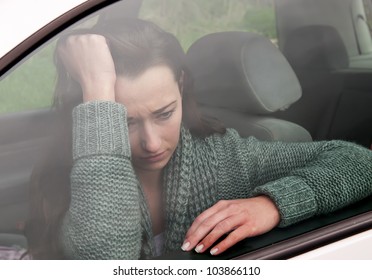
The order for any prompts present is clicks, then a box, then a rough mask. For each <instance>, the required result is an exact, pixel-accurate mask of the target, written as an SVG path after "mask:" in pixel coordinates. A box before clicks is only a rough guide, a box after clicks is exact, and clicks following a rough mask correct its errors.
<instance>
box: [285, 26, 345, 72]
mask: <svg viewBox="0 0 372 280" xmlns="http://www.w3.org/2000/svg"><path fill="white" fill-rule="evenodd" d="M283 53H284V55H285V56H286V58H287V59H288V61H289V63H290V64H291V65H292V67H293V68H294V69H295V70H301V69H313V70H314V69H319V70H322V69H323V70H336V69H342V68H347V67H348V66H349V57H348V54H347V50H346V47H345V45H344V42H343V41H342V39H341V37H340V34H339V33H338V32H337V30H336V29H335V28H334V27H332V26H327V25H313V26H304V27H300V28H298V29H295V30H294V31H292V32H291V33H290V34H289V35H288V36H287V38H286V40H285V44H284V47H283Z"/></svg>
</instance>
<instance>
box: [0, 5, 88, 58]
mask: <svg viewBox="0 0 372 280" xmlns="http://www.w3.org/2000/svg"><path fill="white" fill-rule="evenodd" d="M83 2H86V0H63V1H60V0H36V1H29V0H17V1H14V0H2V1H1V3H0V41H1V44H0V58H1V57H2V56H4V55H5V54H6V53H8V52H9V51H10V50H12V49H13V48H14V47H16V46H17V45H18V44H20V43H21V42H22V41H23V40H25V39H26V38H27V37H29V36H30V35H32V34H33V33H35V32H36V31H38V30H39V29H41V28H42V27H43V26H45V25H46V24H48V23H49V22H51V21H53V20H54V19H56V18H58V17H59V16H61V15H62V14H64V13H66V12H68V11H69V10H71V9H73V8H75V7H77V6H78V5H80V4H82V3H83Z"/></svg>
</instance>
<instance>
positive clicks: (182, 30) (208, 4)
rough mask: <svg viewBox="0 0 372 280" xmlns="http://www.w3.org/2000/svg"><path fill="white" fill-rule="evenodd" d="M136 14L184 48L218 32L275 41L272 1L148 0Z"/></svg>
mask: <svg viewBox="0 0 372 280" xmlns="http://www.w3.org/2000/svg"><path fill="white" fill-rule="evenodd" d="M139 16H140V17H141V18H143V19H147V20H151V21H153V22H155V23H156V24H158V25H159V26H161V27H162V28H164V29H165V30H168V31H169V32H171V33H173V34H175V35H176V36H177V38H179V40H180V42H181V44H182V45H183V46H184V48H185V49H187V48H188V47H189V46H190V45H191V43H192V42H194V41H195V40H196V39H198V38H200V37H201V36H202V35H206V34H208V33H213V32H221V31H237V30H239V31H250V32H256V33H259V34H262V35H264V36H266V37H268V38H270V39H271V40H273V41H276V40H277V35H276V25H275V7H274V1H273V0H268V1H252V0H238V1H225V0H216V1H213V0H206V1H203V2H202V3H201V2H200V1H197V0H193V1H186V0H180V1H171V0H161V1H158V0H150V1H144V2H143V4H142V7H141V10H140V15H139Z"/></svg>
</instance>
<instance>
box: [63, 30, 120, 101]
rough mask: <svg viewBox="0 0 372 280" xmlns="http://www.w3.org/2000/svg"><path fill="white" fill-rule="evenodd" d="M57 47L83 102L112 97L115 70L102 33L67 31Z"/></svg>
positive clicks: (110, 98) (113, 99)
mask: <svg viewBox="0 0 372 280" xmlns="http://www.w3.org/2000/svg"><path fill="white" fill-rule="evenodd" d="M57 51H58V55H59V57H60V59H61V61H62V62H63V64H64V66H65V68H66V70H67V72H68V73H69V74H70V75H71V77H72V78H73V79H75V80H76V81H77V82H79V83H80V86H81V88H82V90H83V94H84V102H87V101H92V100H110V101H115V82H116V72H115V66H114V62H113V59H112V56H111V53H110V49H109V47H108V45H107V42H106V39H105V37H103V36H101V35H96V34H83V35H71V36H69V37H68V38H67V39H66V40H65V41H63V42H62V43H61V44H59V46H58V50H57Z"/></svg>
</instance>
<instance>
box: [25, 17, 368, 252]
mask: <svg viewBox="0 0 372 280" xmlns="http://www.w3.org/2000/svg"><path fill="white" fill-rule="evenodd" d="M78 32H79V33H80V34H77V35H72V36H68V37H67V38H64V39H63V40H61V41H60V42H59V44H58V48H57V58H58V61H59V64H58V65H59V66H60V67H59V78H60V82H61V80H64V79H66V80H68V81H70V83H69V85H68V86H66V85H65V86H63V85H62V83H59V86H57V104H59V105H60V106H62V108H63V109H62V110H61V111H62V112H63V114H66V116H69V115H70V114H71V110H72V108H73V107H75V108H74V109H73V113H72V114H73V127H72V129H71V128H69V127H68V126H67V127H66V129H67V130H72V131H73V141H72V144H71V143H70V144H68V145H66V147H61V150H62V151H63V152H61V153H60V155H61V157H62V160H61V161H59V162H64V163H65V164H64V165H63V168H60V165H61V164H57V168H56V166H53V164H48V168H49V169H53V170H58V171H55V173H56V174H57V175H56V177H55V178H59V177H68V176H66V174H68V173H69V172H70V166H71V165H72V170H71V176H70V182H68V180H66V179H64V182H63V184H65V188H66V190H65V192H64V194H65V195H64V199H63V200H62V201H63V203H61V206H59V207H56V203H57V200H55V201H54V200H53V199H51V197H53V194H51V195H50V196H47V195H44V196H42V197H41V198H40V199H39V202H38V203H37V204H38V205H41V206H42V207H41V208H42V209H41V210H39V216H40V215H44V218H43V219H41V220H42V222H41V223H42V225H43V226H44V227H45V228H49V231H48V230H47V231H45V232H46V236H56V235H57V234H58V235H59V237H60V240H59V243H58V242H57V244H61V246H62V250H63V252H64V254H65V255H66V256H67V257H69V258H89V259H138V258H149V257H153V256H156V255H159V254H162V253H164V252H167V251H170V250H175V249H178V248H180V247H181V248H182V249H183V250H185V251H189V250H193V249H195V250H196V251H197V252H198V253H202V252H206V251H209V252H210V253H211V254H212V255H217V254H220V253H222V252H224V251H225V250H226V249H228V248H229V247H231V246H232V245H234V244H235V243H237V242H238V241H240V240H242V239H244V238H247V237H251V236H255V235H259V234H263V233H265V232H267V231H269V230H271V229H273V228H274V227H276V226H287V225H290V224H293V223H296V222H298V221H300V220H303V219H306V218H309V217H311V216H314V215H318V214H322V213H328V212H330V211H333V210H335V209H338V208H340V207H343V206H345V205H347V204H350V203H352V202H355V201H357V200H359V199H362V198H364V197H366V196H368V195H370V194H371V193H372V174H371V170H372V153H371V152H370V151H368V150H367V149H364V148H362V147H359V146H356V145H353V144H351V143H347V142H341V141H331V142H317V143H292V144H290V143H279V142H260V141H257V140H256V139H254V138H248V139H243V138H240V137H239V135H238V134H237V133H236V132H235V131H234V130H231V129H228V130H226V131H225V130H224V129H221V128H219V127H218V126H216V125H213V126H212V125H210V124H208V123H207V122H206V121H204V120H203V119H202V118H200V117H199V116H198V114H197V113H196V112H195V111H194V110H192V109H193V108H191V107H190V104H191V100H190V86H189V75H188V72H187V70H186V68H185V66H184V53H183V51H182V48H181V46H180V45H179V43H178V41H177V40H176V38H175V37H174V36H172V35H171V34H168V33H166V32H164V31H162V30H161V29H159V28H158V27H156V26H155V25H153V24H151V23H148V22H144V21H141V20H127V21H125V24H122V25H120V26H119V25H116V26H110V28H107V29H106V28H104V27H101V28H100V29H94V30H90V31H85V32H82V31H78ZM83 33H84V34H83ZM100 34H101V35H100ZM79 103H81V104H79ZM78 104H79V105H78ZM64 122H65V121H64ZM71 146H72V154H73V159H72V160H71V159H69V158H67V159H66V158H65V159H63V157H64V156H65V155H66V154H68V151H69V149H70V150H71ZM54 147H55V146H54ZM55 150H56V149H55V148H54V149H53V151H54V153H57V154H58V152H56V151H55ZM51 158H53V159H55V158H56V156H55V155H52V156H51ZM40 170H41V171H40V172H39V173H35V174H38V175H36V176H35V178H37V180H35V186H37V187H38V188H45V190H44V193H46V192H47V190H48V191H49V192H52V191H51V189H53V187H51V186H52V185H53V186H55V185H56V184H54V182H55V181H57V180H54V181H53V178H54V177H53V174H54V173H53V172H49V171H48V172H47V171H45V170H47V169H45V166H44V167H42V168H40ZM61 170H62V171H61ZM43 174H44V175H45V174H46V175H45V176H43ZM40 178H41V179H40ZM43 178H46V179H45V180H44V179H43ZM43 180H44V181H46V183H43ZM70 185H71V194H70V188H69V186H70ZM43 186H45V187H43ZM70 197H71V201H69V199H70ZM40 201H41V202H40ZM68 204H69V205H68ZM39 209H40V207H39ZM51 211H54V212H51ZM36 214H37V213H36ZM60 224H61V226H60V227H59V225H60ZM225 234H227V236H226V237H224V238H223V239H222V241H220V242H219V243H217V244H214V243H215V242H216V241H217V240H218V239H219V238H221V237H222V236H224V235H225ZM40 242H41V241H40ZM33 244H34V245H31V247H34V248H37V247H38V246H40V243H38V242H33ZM50 244H55V242H54V241H53V240H51V241H50ZM57 247H58V246H57ZM57 247H56V248H57ZM55 251H58V248H57V249H55ZM34 252H36V253H34V255H36V256H37V255H38V254H37V251H34ZM39 256H43V255H42V254H40V255H39Z"/></svg>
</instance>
